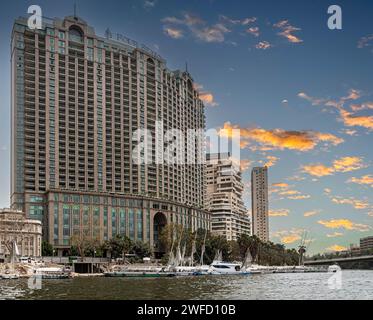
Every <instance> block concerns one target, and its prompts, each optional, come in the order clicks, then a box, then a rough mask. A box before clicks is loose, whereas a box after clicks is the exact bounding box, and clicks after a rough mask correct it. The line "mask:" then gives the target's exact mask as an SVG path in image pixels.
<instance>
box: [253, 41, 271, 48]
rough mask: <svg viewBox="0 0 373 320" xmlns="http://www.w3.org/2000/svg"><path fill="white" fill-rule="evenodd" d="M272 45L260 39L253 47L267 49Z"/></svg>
mask: <svg viewBox="0 0 373 320" xmlns="http://www.w3.org/2000/svg"><path fill="white" fill-rule="evenodd" d="M271 47H272V45H271V44H270V43H269V42H268V41H260V42H259V43H257V44H256V45H255V48H257V49H260V50H267V49H269V48H271Z"/></svg>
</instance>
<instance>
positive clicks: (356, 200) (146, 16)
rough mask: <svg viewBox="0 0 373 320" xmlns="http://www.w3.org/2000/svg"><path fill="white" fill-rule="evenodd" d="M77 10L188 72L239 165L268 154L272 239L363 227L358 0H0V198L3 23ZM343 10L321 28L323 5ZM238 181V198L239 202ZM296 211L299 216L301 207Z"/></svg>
mask: <svg viewBox="0 0 373 320" xmlns="http://www.w3.org/2000/svg"><path fill="white" fill-rule="evenodd" d="M74 2H76V3H77V12H78V15H80V16H81V17H82V18H83V19H85V20H86V21H87V22H88V23H89V24H91V25H92V26H94V27H95V30H96V32H97V33H98V34H102V35H103V34H104V31H105V30H106V29H107V28H108V27H109V28H110V29H111V30H112V32H118V33H122V34H125V35H127V36H128V37H130V38H133V39H135V40H137V41H139V42H141V43H144V44H146V45H147V46H148V47H150V48H152V49H154V50H156V51H157V52H159V53H160V54H161V55H162V56H163V57H164V58H165V59H166V60H167V63H168V66H169V67H170V68H171V69H177V68H182V69H183V68H184V66H185V62H188V66H189V71H190V73H191V74H192V75H193V77H194V79H195V81H196V82H197V83H198V84H199V85H200V87H201V96H202V97H203V98H204V99H205V101H206V105H207V108H206V112H207V125H208V127H209V128H211V127H223V126H224V125H225V127H226V128H231V127H237V128H241V129H242V135H243V141H244V142H245V145H244V146H243V149H242V155H241V159H244V160H246V161H244V164H245V166H246V169H247V170H246V171H245V172H244V177H245V182H246V185H247V187H248V190H249V187H250V186H249V176H250V167H251V166H253V165H263V164H265V163H267V164H270V165H272V166H271V167H270V171H269V172H270V183H271V185H272V186H271V204H270V208H271V211H272V212H271V215H272V216H271V218H270V229H271V236H272V240H274V241H276V242H284V243H286V244H287V245H289V246H297V245H298V244H299V242H300V239H299V238H300V236H301V233H302V230H303V229H306V230H308V239H309V240H310V243H309V250H310V252H318V251H325V250H339V249H342V248H343V247H348V246H349V245H350V243H357V242H358V240H359V239H360V238H361V237H364V236H368V235H372V234H373V197H372V195H373V192H372V191H373V181H372V180H373V173H372V158H373V150H372V147H371V145H372V143H371V142H372V130H373V118H372V117H373V88H372V83H373V72H372V70H373V51H372V49H373V36H372V35H373V19H372V18H373V3H369V2H368V1H364V0H361V1H337V2H335V1H333V2H330V3H329V2H328V1H325V0H324V1H321V0H320V1H305V0H302V1H223V0H219V1H218V0H189V1H175V0H170V1H166V0H156V1H149V0H148V1H143V0H132V1H114V0H107V1H96V0H93V1H92V0H90V1H88V0H81V1H78V0H77V1H70V0H64V1H52V0H49V1H36V2H35V1H32V2H31V1H21V0H17V1H3V2H2V4H1V5H2V10H1V11H0V36H1V38H0V39H1V41H0V68H1V71H2V72H1V73H0V82H1V83H2V86H1V87H0V94H1V112H2V117H1V118H0V137H1V138H0V139H1V140H0V163H1V166H0V180H1V181H2V182H3V183H2V184H1V185H0V207H4V206H8V205H9V179H10V173H9V171H10V166H9V162H10V161H9V158H10V155H9V149H10V143H9V141H10V128H9V123H10V120H9V119H10V69H9V60H10V57H9V51H10V49H9V43H10V33H11V28H12V23H13V21H14V19H15V18H16V17H18V16H21V15H23V16H25V15H26V14H27V8H28V6H29V5H31V4H38V5H40V6H41V8H42V10H43V15H44V16H47V17H64V16H66V15H71V14H72V12H73V6H74ZM332 4H338V5H340V6H341V8H342V10H343V29H342V30H329V29H328V27H327V19H328V15H327V8H328V6H329V5H332ZM248 195H249V192H246V203H247V205H248V207H250V200H249V196H248ZM305 215H306V216H305Z"/></svg>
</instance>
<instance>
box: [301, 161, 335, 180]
mask: <svg viewBox="0 0 373 320" xmlns="http://www.w3.org/2000/svg"><path fill="white" fill-rule="evenodd" d="M302 169H303V172H305V173H308V174H309V175H311V176H315V177H325V176H330V175H332V174H333V173H334V169H333V168H330V167H327V166H324V165H323V164H313V165H306V166H303V167H302Z"/></svg>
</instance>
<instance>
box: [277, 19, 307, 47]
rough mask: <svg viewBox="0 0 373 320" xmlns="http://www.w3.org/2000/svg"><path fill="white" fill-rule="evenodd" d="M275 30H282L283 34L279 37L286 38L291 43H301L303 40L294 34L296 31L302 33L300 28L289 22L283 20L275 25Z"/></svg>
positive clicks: (280, 33)
mask: <svg viewBox="0 0 373 320" xmlns="http://www.w3.org/2000/svg"><path fill="white" fill-rule="evenodd" d="M273 26H274V27H275V28H278V29H280V30H281V32H279V33H278V35H280V36H282V37H284V38H286V39H287V40H288V41H289V42H291V43H301V42H303V40H301V39H300V38H298V37H297V36H295V35H294V34H293V33H294V32H296V31H300V30H301V29H300V28H296V27H294V26H292V25H291V24H290V23H289V21H288V20H282V21H279V22H278V23H276V24H274V25H273Z"/></svg>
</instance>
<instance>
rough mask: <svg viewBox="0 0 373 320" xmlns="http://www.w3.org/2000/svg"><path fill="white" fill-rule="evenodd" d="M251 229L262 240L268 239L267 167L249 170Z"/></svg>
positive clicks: (266, 240)
mask: <svg viewBox="0 0 373 320" xmlns="http://www.w3.org/2000/svg"><path fill="white" fill-rule="evenodd" d="M251 203H252V229H253V235H256V236H257V237H258V238H259V239H260V240H262V241H264V242H268V241H269V225H268V168H267V167H257V168H253V170H252V172H251Z"/></svg>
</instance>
